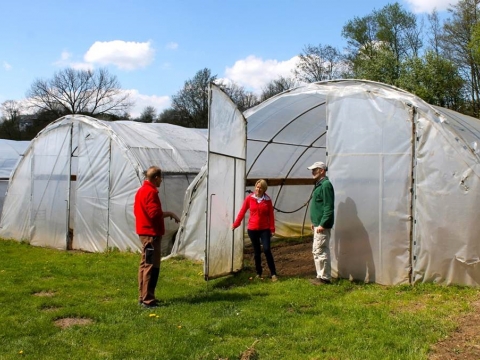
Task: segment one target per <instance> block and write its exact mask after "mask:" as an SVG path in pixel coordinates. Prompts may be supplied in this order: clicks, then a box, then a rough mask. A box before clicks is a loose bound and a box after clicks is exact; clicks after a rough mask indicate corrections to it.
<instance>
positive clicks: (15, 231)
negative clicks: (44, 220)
mask: <svg viewBox="0 0 480 360" xmlns="http://www.w3.org/2000/svg"><path fill="white" fill-rule="evenodd" d="M32 152H33V149H32V147H30V148H29V149H28V150H27V151H26V154H25V156H24V157H23V158H22V159H21V161H20V162H19V164H18V166H17V167H16V168H15V171H14V173H13V174H12V180H11V182H10V184H9V186H8V196H6V197H5V202H4V205H3V210H2V218H1V222H0V237H2V238H4V239H16V240H19V241H22V240H23V241H27V242H30V215H31V211H30V208H31V193H32V181H31V171H32V161H31V160H32V156H31V153H32ZM14 179H17V180H15V181H14Z"/></svg>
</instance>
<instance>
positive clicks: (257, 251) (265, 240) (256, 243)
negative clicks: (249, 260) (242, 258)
mask: <svg viewBox="0 0 480 360" xmlns="http://www.w3.org/2000/svg"><path fill="white" fill-rule="evenodd" d="M247 232H248V237H249V238H250V240H252V245H253V251H254V258H255V269H256V271H257V275H259V276H261V275H262V249H261V247H260V242H261V245H262V246H263V252H264V254H265V258H266V259H267V264H268V268H269V269H270V274H271V275H272V276H273V275H277V271H276V270H275V262H274V261H273V255H272V251H271V250H270V239H271V237H272V233H271V232H270V229H267V230H247Z"/></svg>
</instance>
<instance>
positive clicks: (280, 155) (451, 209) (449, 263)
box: [244, 80, 480, 286]
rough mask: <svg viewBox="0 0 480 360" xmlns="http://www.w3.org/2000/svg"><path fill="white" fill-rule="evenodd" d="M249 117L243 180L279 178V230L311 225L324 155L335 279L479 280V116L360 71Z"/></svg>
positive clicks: (286, 96) (285, 96)
mask: <svg viewBox="0 0 480 360" xmlns="http://www.w3.org/2000/svg"><path fill="white" fill-rule="evenodd" d="M244 116H245V117H246V118H247V121H248V133H247V166H246V168H247V180H248V179H258V178H266V179H271V180H275V181H277V183H279V185H275V186H271V185H270V186H269V189H268V193H269V195H270V196H271V197H272V199H273V201H274V205H275V208H276V212H275V217H276V233H277V234H279V235H281V236H301V235H303V234H310V222H309V216H308V206H303V205H304V204H306V203H307V202H308V199H309V197H310V194H311V191H312V188H313V181H312V184H311V185H310V184H308V183H309V180H308V179H309V178H311V172H310V171H308V170H307V166H309V165H311V164H312V163H314V162H315V161H324V162H326V163H327V164H328V165H329V171H328V176H329V178H330V179H331V181H332V183H333V185H334V187H335V193H336V203H335V218H336V220H335V221H336V222H335V225H334V229H333V230H334V231H333V233H332V241H331V254H332V270H333V272H334V274H335V275H336V276H339V277H345V278H351V279H355V280H361V281H370V282H377V283H381V284H386V285H392V284H403V283H416V282H436V283H441V284H468V285H477V286H478V285H480V266H479V262H480V238H479V236H478V234H479V233H480V228H479V227H480V222H478V220H477V214H478V212H479V206H480V205H479V204H480V198H479V197H480V184H479V181H480V157H479V153H480V150H479V146H480V121H479V120H478V119H474V118H471V117H468V116H465V115H462V114H459V113H456V112H454V111H451V110H447V109H442V108H439V107H433V106H430V105H429V104H427V103H425V102H424V101H422V100H421V99H419V98H417V97H416V96H414V95H412V94H409V93H407V92H405V91H403V90H400V89H397V88H395V87H392V86H388V85H384V84H379V83H374V82H369V81H359V80H341V81H330V82H320V83H314V84H308V85H306V86H301V87H299V88H296V89H292V90H289V91H286V92H284V93H282V94H279V95H277V96H275V97H272V98H271V99H268V100H267V101H265V102H263V103H262V104H260V105H258V106H257V107H255V108H252V109H250V110H248V111H246V112H245V113H244ZM327 124H328V128H327ZM293 180H298V182H302V184H300V183H295V182H294V181H293ZM288 181H291V183H292V184H293V185H288V184H287V183H288ZM295 210H296V211H295ZM312 269H313V259H312ZM312 271H313V270H312Z"/></svg>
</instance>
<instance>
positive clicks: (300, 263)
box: [245, 241, 480, 360]
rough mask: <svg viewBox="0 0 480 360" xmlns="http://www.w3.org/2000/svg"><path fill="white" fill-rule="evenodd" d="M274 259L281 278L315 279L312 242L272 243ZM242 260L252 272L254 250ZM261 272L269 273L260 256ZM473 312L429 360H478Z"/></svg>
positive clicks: (479, 324)
mask: <svg viewBox="0 0 480 360" xmlns="http://www.w3.org/2000/svg"><path fill="white" fill-rule="evenodd" d="M272 252H273V256H274V258H275V265H276V267H277V273H278V275H279V276H280V277H283V276H285V277H308V278H311V277H314V276H315V267H314V265H313V258H312V244H311V241H306V242H303V243H299V244H292V245H290V244H285V243H281V244H274V245H273V246H272ZM245 259H246V260H247V261H248V262H249V263H250V266H251V267H252V270H253V271H255V270H254V265H253V264H254V261H253V249H252V248H251V247H248V246H247V247H246V249H245ZM262 260H263V261H262V264H263V266H264V269H263V273H264V274H265V275H267V274H269V271H268V268H267V267H266V262H265V261H264V260H265V259H264V258H263V255H262ZM472 307H473V308H474V310H473V311H472V312H471V313H468V314H467V315H465V316H463V317H460V318H458V319H457V320H458V325H457V328H456V330H455V331H454V332H453V333H451V334H449V336H448V337H446V338H445V339H444V340H442V341H440V342H439V343H437V344H435V345H434V346H432V349H431V352H430V355H429V359H430V360H447V359H448V360H460V359H462V360H465V359H466V360H473V359H475V360H477V359H480V300H478V301H476V302H475V303H472Z"/></svg>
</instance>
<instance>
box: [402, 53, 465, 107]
mask: <svg viewBox="0 0 480 360" xmlns="http://www.w3.org/2000/svg"><path fill="white" fill-rule="evenodd" d="M399 86H400V87H401V88H403V89H405V90H407V91H410V92H412V93H414V94H415V95H417V96H419V97H421V98H422V99H423V100H425V101H426V102H428V103H429V104H432V105H438V106H442V107H446V108H449V109H453V110H460V107H461V106H462V105H463V86H464V80H463V79H462V77H461V76H460V73H459V71H458V68H457V67H456V66H455V64H453V63H452V62H451V61H449V60H448V59H445V58H443V57H441V56H439V55H438V54H437V53H436V52H435V51H434V50H430V51H427V52H426V53H425V55H424V56H423V57H421V58H419V57H414V58H411V59H407V60H405V61H404V62H403V63H402V70H401V76H400V79H399Z"/></svg>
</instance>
